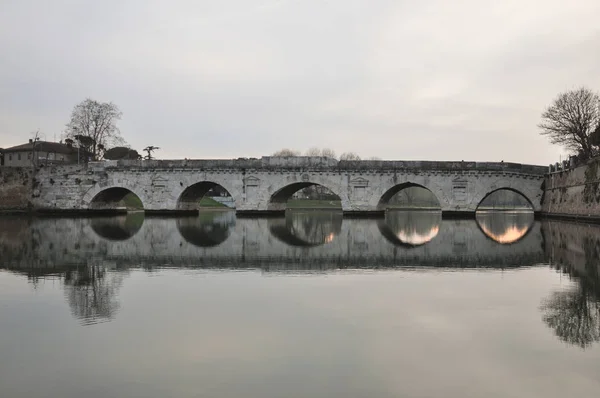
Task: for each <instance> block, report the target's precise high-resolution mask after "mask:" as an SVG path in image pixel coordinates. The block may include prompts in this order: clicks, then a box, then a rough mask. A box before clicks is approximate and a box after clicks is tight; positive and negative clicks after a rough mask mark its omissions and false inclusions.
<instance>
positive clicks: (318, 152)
mask: <svg viewBox="0 0 600 398" xmlns="http://www.w3.org/2000/svg"><path fill="white" fill-rule="evenodd" d="M305 155H306V156H324V157H327V158H332V159H335V151H334V150H333V149H330V148H323V149H320V148H318V147H315V146H314V147H312V148H309V149H308V150H307V151H306V153H305Z"/></svg>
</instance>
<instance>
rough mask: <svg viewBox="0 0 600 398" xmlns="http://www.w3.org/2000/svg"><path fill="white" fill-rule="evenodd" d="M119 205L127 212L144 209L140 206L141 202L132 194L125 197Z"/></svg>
mask: <svg viewBox="0 0 600 398" xmlns="http://www.w3.org/2000/svg"><path fill="white" fill-rule="evenodd" d="M121 204H122V206H123V207H126V208H127V209H128V210H143V209H144V205H143V204H142V201H141V200H140V198H138V197H137V195H136V194H134V193H133V192H130V193H128V194H127V195H125V197H124V198H123V199H122V200H121Z"/></svg>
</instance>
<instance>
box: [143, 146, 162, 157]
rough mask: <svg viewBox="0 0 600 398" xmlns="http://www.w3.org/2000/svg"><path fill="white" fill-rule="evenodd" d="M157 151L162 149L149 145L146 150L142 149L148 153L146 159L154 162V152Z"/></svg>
mask: <svg viewBox="0 0 600 398" xmlns="http://www.w3.org/2000/svg"><path fill="white" fill-rule="evenodd" d="M157 149H160V148H159V147H157V146H154V145H149V146H147V147H146V148H144V149H142V150H143V151H144V152H146V153H147V155H146V156H144V159H146V160H152V159H153V158H152V152H154V151H156V150H157Z"/></svg>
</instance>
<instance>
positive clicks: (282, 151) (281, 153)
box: [273, 148, 300, 156]
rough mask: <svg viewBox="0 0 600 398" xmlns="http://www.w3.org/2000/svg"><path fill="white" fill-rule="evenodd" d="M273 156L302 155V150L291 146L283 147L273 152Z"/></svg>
mask: <svg viewBox="0 0 600 398" xmlns="http://www.w3.org/2000/svg"><path fill="white" fill-rule="evenodd" d="M273 156H300V151H295V150H293V149H289V148H283V149H280V150H278V151H277V152H275V153H274V154H273Z"/></svg>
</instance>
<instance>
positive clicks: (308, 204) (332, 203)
mask: <svg viewBox="0 0 600 398" xmlns="http://www.w3.org/2000/svg"><path fill="white" fill-rule="evenodd" d="M287 208H288V209H341V208H342V202H341V201H339V200H313V199H290V200H288V201H287Z"/></svg>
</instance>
